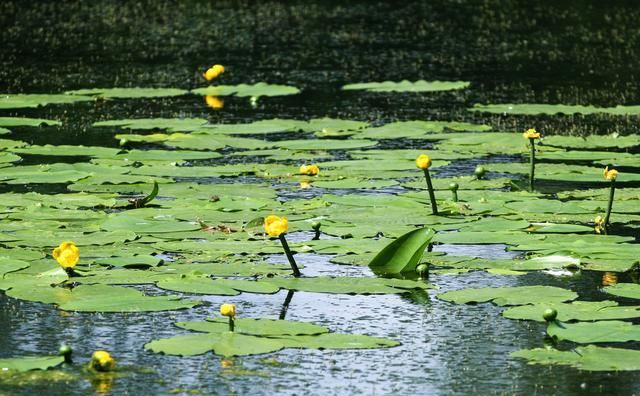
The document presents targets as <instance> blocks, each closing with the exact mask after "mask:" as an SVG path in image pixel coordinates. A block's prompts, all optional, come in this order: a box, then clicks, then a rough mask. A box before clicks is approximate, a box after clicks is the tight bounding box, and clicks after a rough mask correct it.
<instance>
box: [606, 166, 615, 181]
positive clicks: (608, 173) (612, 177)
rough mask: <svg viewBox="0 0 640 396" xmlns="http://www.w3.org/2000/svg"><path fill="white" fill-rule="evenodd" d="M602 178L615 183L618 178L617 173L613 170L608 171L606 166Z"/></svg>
mask: <svg viewBox="0 0 640 396" xmlns="http://www.w3.org/2000/svg"><path fill="white" fill-rule="evenodd" d="M604 178H605V179H607V180H609V181H615V180H616V179H617V178H618V171H617V170H615V169H609V167H608V166H607V167H606V168H604Z"/></svg>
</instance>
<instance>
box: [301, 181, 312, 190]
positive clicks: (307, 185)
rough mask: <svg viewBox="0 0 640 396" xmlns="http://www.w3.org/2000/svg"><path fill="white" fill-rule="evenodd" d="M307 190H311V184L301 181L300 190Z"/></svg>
mask: <svg viewBox="0 0 640 396" xmlns="http://www.w3.org/2000/svg"><path fill="white" fill-rule="evenodd" d="M307 188H311V183H309V182H306V181H301V182H300V189H302V190H306V189H307Z"/></svg>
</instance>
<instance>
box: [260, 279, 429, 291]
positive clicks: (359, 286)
mask: <svg viewBox="0 0 640 396" xmlns="http://www.w3.org/2000/svg"><path fill="white" fill-rule="evenodd" d="M258 282H267V283H271V284H274V285H276V286H278V287H280V288H283V289H289V290H298V291H306V292H315V293H332V294H394V293H398V294H399V293H407V292H409V291H411V290H412V289H428V288H432V287H433V286H431V285H429V284H428V283H425V282H420V281H412V280H402V279H385V278H353V277H336V278H332V277H316V278H281V277H274V278H269V279H266V280H264V281H263V280H259V281H258Z"/></svg>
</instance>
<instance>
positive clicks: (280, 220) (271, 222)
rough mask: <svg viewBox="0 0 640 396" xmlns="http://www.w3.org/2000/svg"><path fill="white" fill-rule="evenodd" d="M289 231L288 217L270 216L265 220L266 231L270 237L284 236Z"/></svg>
mask: <svg viewBox="0 0 640 396" xmlns="http://www.w3.org/2000/svg"><path fill="white" fill-rule="evenodd" d="M287 229H289V223H288V222H287V218H286V217H278V216H275V215H270V216H267V217H265V219H264V230H265V232H266V233H267V235H269V236H270V237H277V236H280V234H284V233H285V232H287Z"/></svg>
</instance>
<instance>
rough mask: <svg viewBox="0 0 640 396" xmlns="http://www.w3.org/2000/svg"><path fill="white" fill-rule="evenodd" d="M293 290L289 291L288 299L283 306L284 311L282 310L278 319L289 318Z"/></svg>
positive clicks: (286, 298)
mask: <svg viewBox="0 0 640 396" xmlns="http://www.w3.org/2000/svg"><path fill="white" fill-rule="evenodd" d="M293 293H294V291H293V290H289V291H288V292H287V297H285V299H284V303H283V304H282V309H281V310H280V317H279V318H278V319H280V320H284V319H285V317H286V316H287V311H288V310H289V304H291V300H292V299H293Z"/></svg>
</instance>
